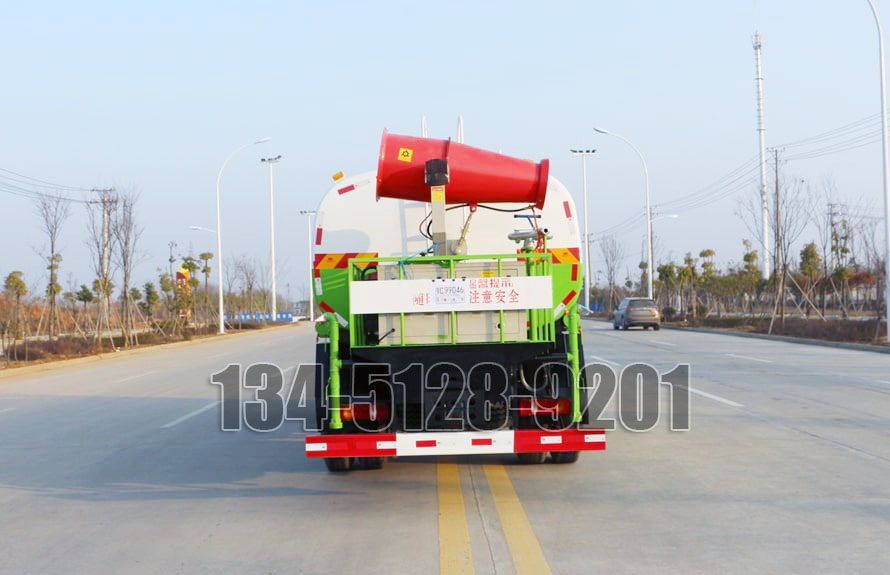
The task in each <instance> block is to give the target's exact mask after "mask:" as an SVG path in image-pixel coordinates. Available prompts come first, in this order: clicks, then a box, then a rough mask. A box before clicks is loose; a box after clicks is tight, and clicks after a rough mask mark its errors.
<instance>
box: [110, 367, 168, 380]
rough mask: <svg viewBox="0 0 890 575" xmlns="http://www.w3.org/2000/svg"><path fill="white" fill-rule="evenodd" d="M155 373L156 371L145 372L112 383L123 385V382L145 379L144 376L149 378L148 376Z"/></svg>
mask: <svg viewBox="0 0 890 575" xmlns="http://www.w3.org/2000/svg"><path fill="white" fill-rule="evenodd" d="M155 373H158V370H155V371H147V372H145V373H137V374H136V375H131V376H130V377H125V378H123V379H118V380H117V381H115V382H113V383H123V382H125V381H130V380H131V379H136V378H138V377H146V376H149V375H153V374H155Z"/></svg>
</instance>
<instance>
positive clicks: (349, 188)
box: [337, 184, 355, 196]
mask: <svg viewBox="0 0 890 575" xmlns="http://www.w3.org/2000/svg"><path fill="white" fill-rule="evenodd" d="M354 189H355V184H350V185H348V186H345V187H342V188H340V189H339V190H337V193H338V194H340V195H341V196H342V195H343V194H345V193H347V192H351V191H352V190H354Z"/></svg>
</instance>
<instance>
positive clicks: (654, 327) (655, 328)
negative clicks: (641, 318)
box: [652, 323, 661, 331]
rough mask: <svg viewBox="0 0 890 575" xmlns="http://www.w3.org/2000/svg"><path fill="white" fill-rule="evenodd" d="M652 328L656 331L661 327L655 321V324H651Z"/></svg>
mask: <svg viewBox="0 0 890 575" xmlns="http://www.w3.org/2000/svg"><path fill="white" fill-rule="evenodd" d="M652 329H654V330H655V331H658V330H660V329H661V326H660V325H658V324H657V323H656V324H655V325H653V326H652Z"/></svg>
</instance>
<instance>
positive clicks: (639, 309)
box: [612, 297, 661, 330]
mask: <svg viewBox="0 0 890 575" xmlns="http://www.w3.org/2000/svg"><path fill="white" fill-rule="evenodd" d="M660 322H661V308H659V307H658V306H657V305H656V304H655V301H653V300H651V299H649V298H645V297H626V298H624V299H623V300H622V301H621V304H619V305H618V307H617V308H615V314H614V317H613V319H612V327H613V328H614V329H618V328H621V329H627V328H629V327H633V326H635V325H639V326H642V327H643V329H649V328H650V327H651V328H652V329H655V330H658V328H659V327H661V326H660Z"/></svg>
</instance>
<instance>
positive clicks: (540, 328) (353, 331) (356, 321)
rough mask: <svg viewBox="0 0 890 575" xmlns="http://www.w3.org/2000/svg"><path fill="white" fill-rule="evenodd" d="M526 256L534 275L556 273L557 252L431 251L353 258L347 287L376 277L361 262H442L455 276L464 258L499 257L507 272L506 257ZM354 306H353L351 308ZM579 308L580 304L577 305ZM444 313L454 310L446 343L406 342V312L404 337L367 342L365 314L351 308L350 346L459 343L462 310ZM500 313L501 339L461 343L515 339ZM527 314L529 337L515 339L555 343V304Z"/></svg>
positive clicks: (401, 272)
mask: <svg viewBox="0 0 890 575" xmlns="http://www.w3.org/2000/svg"><path fill="white" fill-rule="evenodd" d="M505 259H507V260H517V261H521V260H525V263H526V273H527V274H528V275H529V276H533V277H542V276H552V273H551V267H552V265H553V256H552V254H550V253H549V252H521V253H518V254H488V255H450V256H437V255H428V256H425V257H423V258H408V259H405V258H398V257H383V258H380V257H377V258H350V259H349V260H348V261H347V265H346V268H347V274H346V287H347V293H350V294H351V293H352V291H351V288H352V282H353V281H373V280H362V279H361V275H362V272H363V271H364V268H363V267H362V266H361V264H371V263H398V264H407V263H410V264H412V265H413V264H421V265H423V264H430V265H433V264H438V265H441V266H445V265H447V266H448V275H449V277H450V278H451V279H455V277H456V276H455V264H457V263H458V262H463V261H472V260H488V261H492V260H493V261H496V262H497V268H498V269H497V273H498V276H500V275H501V274H502V273H503V262H504V260H505ZM399 279H400V280H403V279H405V273H404V266H403V265H399ZM351 307H352V306H350V308H351ZM576 312H577V308H576ZM442 313H450V314H451V318H450V319H451V340H450V341H448V342H444V343H436V344H428V343H424V344H410V343H406V342H405V315H406V314H405V312H402V313H399V336H400V341H399V343H398V344H392V343H387V344H375V345H368V344H367V343H366V342H364V341H361V337H360V335H361V334H362V332H363V329H362V327H363V326H362V323H363V320H362V316H360V315H356V314H353V313H352V312H351V311H350V313H349V319H348V325H349V346H350V347H351V348H363V347H365V348H367V347H381V346H404V347H409V346H418V345H458V342H457V314H458V313H461V312H457V311H451V312H442ZM498 317H499V322H498V325H499V332H500V333H499V337H498V342H484V341H480V342H461V344H472V345H486V344H491V343H513V342H510V341H507V340H506V339H505V336H504V310H498ZM526 317H527V320H528V325H529V329H528V337H527V339H524V340H521V341H517V342H515V343H538V342H549V343H553V342H555V341H556V320H555V318H554V314H553V308H552V307H549V306H548V307H546V308H540V309H529V310H526Z"/></svg>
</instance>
